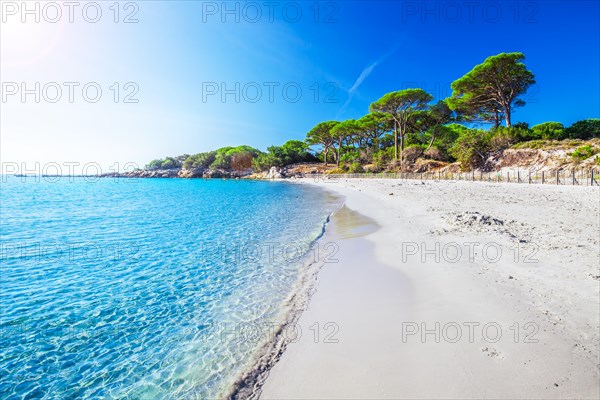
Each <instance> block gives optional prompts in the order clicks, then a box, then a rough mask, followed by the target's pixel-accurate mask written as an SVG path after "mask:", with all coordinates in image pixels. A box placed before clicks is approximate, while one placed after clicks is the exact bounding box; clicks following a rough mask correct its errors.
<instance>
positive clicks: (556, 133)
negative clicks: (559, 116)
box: [531, 122, 566, 140]
mask: <svg viewBox="0 0 600 400" xmlns="http://www.w3.org/2000/svg"><path fill="white" fill-rule="evenodd" d="M531 132H532V134H533V136H534V137H535V139H547V140H561V139H564V138H565V137H566V136H565V127H564V126H563V124H561V123H560V122H543V123H541V124H537V125H534V126H533V127H532V128H531Z"/></svg>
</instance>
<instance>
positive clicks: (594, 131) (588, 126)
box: [565, 118, 600, 139]
mask: <svg viewBox="0 0 600 400" xmlns="http://www.w3.org/2000/svg"><path fill="white" fill-rule="evenodd" d="M565 133H566V137H568V138H571V139H593V138H600V119H598V118H590V119H584V120H581V121H577V122H575V123H574V124H573V125H571V126H570V127H568V128H567V129H566V130H565Z"/></svg>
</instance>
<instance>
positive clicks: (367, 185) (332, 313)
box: [260, 179, 600, 399]
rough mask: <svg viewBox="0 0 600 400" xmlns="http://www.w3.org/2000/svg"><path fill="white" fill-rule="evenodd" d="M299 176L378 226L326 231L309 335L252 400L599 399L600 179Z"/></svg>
mask: <svg viewBox="0 0 600 400" xmlns="http://www.w3.org/2000/svg"><path fill="white" fill-rule="evenodd" d="M295 183H296V184H309V185H316V186H319V187H321V188H325V189H327V190H330V191H331V192H333V193H336V194H339V195H342V196H344V198H345V207H346V208H347V210H350V212H351V213H354V214H352V215H355V216H356V215H361V216H363V217H364V218H365V219H368V220H371V221H372V223H373V224H376V225H377V227H378V229H376V230H368V229H367V231H366V232H362V233H361V234H358V235H351V236H350V237H344V235H343V234H339V233H337V234H336V232H335V231H336V224H340V223H343V218H342V217H343V216H341V215H340V216H339V217H340V218H338V220H337V221H336V220H335V219H334V220H333V221H332V223H331V224H330V225H329V226H328V227H327V233H326V235H328V234H330V235H331V236H330V238H334V240H335V241H336V242H337V243H338V245H339V253H338V255H339V257H338V258H339V262H338V263H333V264H325V265H324V267H323V268H322V269H321V270H320V271H319V272H318V275H317V285H318V286H317V291H316V293H314V295H313V296H312V297H311V298H310V302H309V305H308V308H307V309H306V310H305V311H304V312H303V313H302V314H301V315H300V316H299V319H298V324H299V326H300V327H301V328H302V329H303V332H305V334H304V335H303V336H302V337H301V338H300V340H298V341H297V342H294V343H290V344H289V345H288V346H287V349H286V351H285V352H283V354H282V355H281V357H280V359H279V361H278V362H277V363H276V364H275V365H274V367H273V368H272V369H271V370H270V371H269V373H268V377H267V378H266V380H265V382H264V386H262V392H261V393H260V398H263V399H271V398H273V399H275V398H278V399H296V398H298V399H299V398H557V397H561V398H595V397H597V395H598V393H599V387H598V377H599V368H598V338H599V335H598V327H599V326H600V323H599V321H598V310H599V304H600V303H599V296H598V293H599V291H598V288H599V284H600V282H599V280H598V279H599V278H600V277H599V276H598V275H599V273H598V263H599V260H598V251H597V249H598V246H599V238H598V232H599V231H598V229H599V222H598V221H599V213H598V206H597V204H598V199H599V198H600V197H599V196H600V190H599V189H598V188H594V187H568V188H566V187H554V186H552V187H551V186H545V187H544V186H538V185H533V186H529V185H519V184H506V185H503V186H501V187H500V186H498V185H494V184H486V183H477V182H419V181H414V182H402V181H397V180H390V179H386V180H378V179H340V180H333V181H329V182H328V181H323V180H321V181H318V182H315V181H314V180H311V179H299V180H297V181H295ZM346 218H348V217H346ZM572 221H578V223H577V224H573V223H572ZM367 225H369V224H368V223H367ZM457 249H458V250H457ZM453 251H454V253H453ZM494 251H496V253H497V252H498V251H499V252H500V253H501V255H500V256H497V254H496V255H495V253H494ZM459 252H460V254H459ZM457 256H458V258H457ZM327 324H329V325H327ZM326 325H327V326H326ZM326 328H327V329H326ZM498 329H499V330H500V337H499V338H497V335H496V336H495V332H497V331H498ZM459 331H460V333H462V335H459V336H457V334H456V333H457V332H459ZM315 333H320V336H319V337H318V338H316V337H315ZM332 334H333V336H332ZM327 335H329V336H327ZM326 336H327V337H328V338H329V339H332V340H333V339H336V340H337V341H335V340H334V341H331V340H330V341H327V342H325V341H324V339H325V337H326ZM315 339H318V340H315ZM496 339H497V340H496Z"/></svg>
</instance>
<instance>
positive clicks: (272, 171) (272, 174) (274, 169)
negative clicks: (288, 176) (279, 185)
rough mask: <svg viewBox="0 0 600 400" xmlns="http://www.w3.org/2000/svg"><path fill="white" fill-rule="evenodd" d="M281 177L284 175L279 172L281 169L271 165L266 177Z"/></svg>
mask: <svg viewBox="0 0 600 400" xmlns="http://www.w3.org/2000/svg"><path fill="white" fill-rule="evenodd" d="M283 177H284V176H283V174H282V173H281V170H280V169H279V168H277V167H271V169H270V170H269V172H268V173H267V179H281V178H283Z"/></svg>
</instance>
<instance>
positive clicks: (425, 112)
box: [145, 53, 600, 176]
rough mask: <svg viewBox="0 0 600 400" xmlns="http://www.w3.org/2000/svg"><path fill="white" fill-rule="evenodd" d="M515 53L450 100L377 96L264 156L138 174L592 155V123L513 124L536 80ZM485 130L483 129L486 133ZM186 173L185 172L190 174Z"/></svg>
mask: <svg viewBox="0 0 600 400" xmlns="http://www.w3.org/2000/svg"><path fill="white" fill-rule="evenodd" d="M524 60H525V56H524V54H522V53H501V54H498V55H495V56H491V57H488V58H487V59H485V60H484V62H483V63H481V64H479V65H476V66H475V67H474V68H473V69H472V70H471V71H469V72H467V73H466V74H465V75H464V76H462V77H460V78H458V79H457V80H455V81H454V82H453V83H452V84H451V88H452V95H451V96H450V97H448V98H446V99H443V100H439V101H437V102H434V99H433V96H432V95H431V94H429V93H427V92H426V91H424V90H423V89H420V88H409V89H404V90H400V91H394V92H390V93H387V94H384V95H383V96H382V97H381V98H379V99H378V100H376V101H374V102H373V103H371V105H370V107H369V110H368V111H369V112H368V113H367V114H366V115H364V116H362V117H360V118H358V119H350V120H346V121H333V120H332V121H325V122H320V123H317V124H316V125H315V126H314V127H313V128H312V129H311V130H310V131H309V132H308V133H307V134H306V139H305V141H304V142H303V141H299V140H289V141H287V142H286V143H284V144H283V145H281V146H270V147H268V148H267V151H266V152H262V151H260V150H258V149H255V148H252V147H250V146H237V147H223V148H220V149H217V150H214V151H210V152H204V153H198V154H194V155H187V154H184V155H181V156H178V157H166V158H165V159H160V160H153V161H151V162H150V163H149V164H148V165H146V167H145V169H146V170H149V171H153V170H165V169H167V170H169V169H178V168H179V169H183V170H188V171H197V172H198V173H203V172H204V171H206V170H229V171H249V172H251V171H255V172H262V171H269V170H270V169H271V168H272V167H276V168H281V167H285V166H288V165H291V164H297V163H306V162H321V163H323V165H324V166H325V167H327V166H330V165H332V164H333V165H335V168H334V169H333V170H330V172H336V173H344V172H350V173H361V172H380V171H417V170H420V171H423V170H425V171H430V170H435V169H439V168H443V167H445V166H448V165H450V164H453V163H457V164H458V166H459V167H460V168H461V169H462V170H473V169H482V170H484V169H486V168H488V166H487V163H488V160H489V158H490V156H491V155H493V154H497V153H498V152H501V151H503V150H506V149H544V148H548V147H553V148H556V147H560V146H561V144H564V145H566V146H573V145H577V146H578V147H577V149H575V151H573V152H572V153H571V154H570V155H571V157H572V160H573V161H574V162H581V161H583V160H586V159H588V158H590V157H592V156H594V155H595V154H597V153H598V152H600V148H599V147H598V145H597V144H586V143H582V142H581V141H585V140H589V139H597V138H600V119H596V118H593V119H585V120H581V121H577V122H575V123H574V124H572V125H571V126H568V127H565V126H564V125H563V124H562V123H560V122H555V121H548V122H544V123H540V124H537V125H534V126H531V127H530V126H529V124H528V123H527V122H523V121H521V122H517V123H513V116H514V113H515V109H517V108H519V107H523V106H525V105H526V96H525V95H526V94H527V92H528V90H529V89H530V87H531V86H532V85H534V84H535V83H536V81H535V76H534V74H533V72H531V71H529V70H528V69H527V67H526V66H525V64H524ZM485 127H488V128H487V129H486V128H485ZM192 176H193V175H192Z"/></svg>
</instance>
